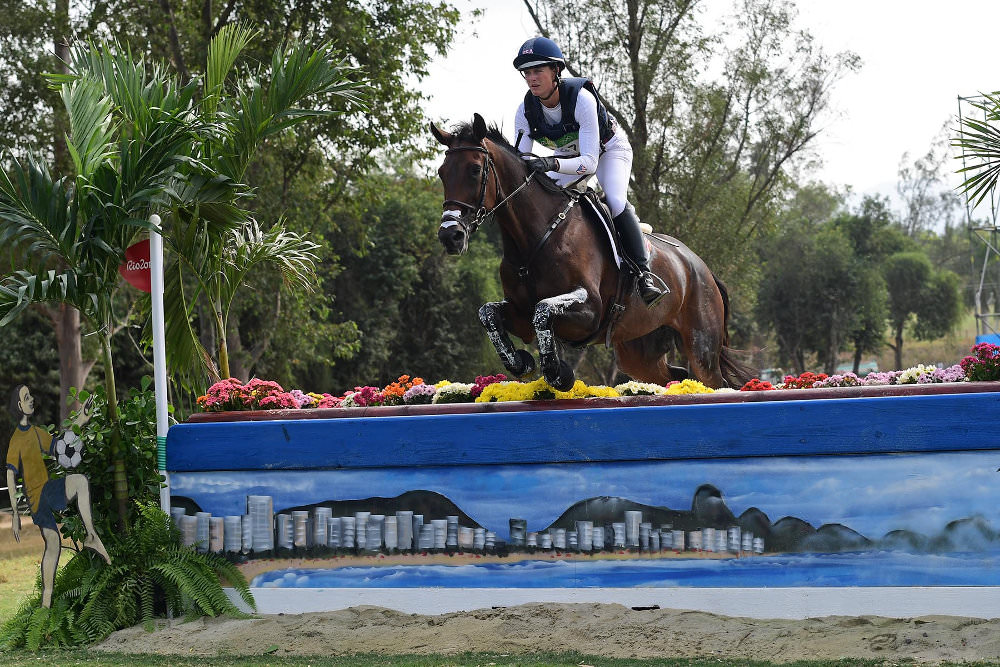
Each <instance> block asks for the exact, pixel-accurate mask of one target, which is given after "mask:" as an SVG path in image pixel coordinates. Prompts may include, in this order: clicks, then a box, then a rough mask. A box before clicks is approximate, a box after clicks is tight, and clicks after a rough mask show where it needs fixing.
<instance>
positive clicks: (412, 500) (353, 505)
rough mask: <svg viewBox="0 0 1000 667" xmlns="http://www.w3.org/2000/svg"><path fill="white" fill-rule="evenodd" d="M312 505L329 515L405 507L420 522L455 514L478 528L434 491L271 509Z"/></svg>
mask: <svg viewBox="0 0 1000 667" xmlns="http://www.w3.org/2000/svg"><path fill="white" fill-rule="evenodd" d="M314 507H329V508H330V509H331V510H332V512H333V516H353V515H354V513H355V512H371V513H372V514H395V513H396V512H399V511H400V510H409V511H412V512H413V513H414V514H422V515H423V516H424V521H425V522H427V521H430V520H431V519H443V518H445V517H446V516H457V517H458V523H459V525H462V526H467V527H469V528H482V526H480V525H479V523H477V522H476V521H475V520H473V519H472V518H471V517H470V516H469V515H468V514H466V513H465V512H463V511H462V510H461V509H459V507H458V505H456V504H455V503H453V502H452V501H451V500H449V499H448V498H447V497H445V496H443V495H441V494H440V493H437V492H435V491H423V490H416V491H407V492H406V493H402V494H400V495H398V496H396V497H395V498H383V497H381V496H372V497H370V498H362V499H359V500H325V501H323V502H321V503H313V504H311V505H298V506H296V507H286V508H284V509H281V510H277V509H276V510H275V513H278V512H281V513H284V514H287V513H289V512H293V511H295V510H311V509H313V508H314Z"/></svg>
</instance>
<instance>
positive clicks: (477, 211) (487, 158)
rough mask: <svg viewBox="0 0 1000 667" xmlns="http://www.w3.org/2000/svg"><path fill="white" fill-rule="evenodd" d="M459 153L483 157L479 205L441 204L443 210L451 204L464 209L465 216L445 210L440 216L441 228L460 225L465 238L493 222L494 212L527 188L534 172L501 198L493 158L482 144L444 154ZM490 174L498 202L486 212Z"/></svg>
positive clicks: (448, 201)
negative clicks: (472, 153)
mask: <svg viewBox="0 0 1000 667" xmlns="http://www.w3.org/2000/svg"><path fill="white" fill-rule="evenodd" d="M461 151H477V152H480V153H482V154H483V156H484V157H483V164H482V169H481V170H480V173H481V175H482V177H481V178H480V181H479V203H478V204H476V205H472V204H469V203H466V202H464V201H459V200H457V199H446V200H445V201H444V204H443V206H444V207H445V209H448V205H449V204H453V205H455V206H458V207H460V208H462V209H464V210H465V211H466V215H461V214H458V213H456V212H455V211H454V210H445V212H444V213H443V214H442V215H441V226H442V227H451V226H453V225H460V226H461V227H462V230H463V231H464V232H465V233H466V235H467V236H472V234H474V233H475V231H476V230H477V229H479V228H480V227H481V226H482V225H484V224H486V223H487V222H490V221H491V220H493V216H494V215H496V212H497V211H498V210H499V209H500V208H501V207H503V206H505V205H506V204H507V202H508V201H510V200H511V199H512V198H513V197H514V196H515V195H517V194H518V193H519V192H520V191H521V190H523V189H524V188H525V187H527V185H528V183H530V182H531V179H532V178H534V177H535V172H534V171H532V172H531V173H529V174H528V175H527V176H525V178H524V183H521V185H519V186H517V188H515V189H514V191H513V192H511V193H510V194H509V195H507V196H506V197H503V191H502V190H501V189H500V178H499V177H498V175H497V169H496V164H495V163H494V162H493V156H492V155H490V152H489V150H487V149H486V147H485V146H483V145H482V144H480V145H478V146H455V147H453V148H449V149H448V150H446V151H445V152H444V154H445V155H449V154H451V153H458V152H461ZM490 173H492V174H493V183H494V185H495V186H496V199H499V200H500V201H498V202H497V204H496V205H495V206H494V207H493V208H491V209H489V210H487V208H486V186H487V182H488V181H489V178H490ZM501 197H503V199H500V198H501ZM470 216H471V217H470Z"/></svg>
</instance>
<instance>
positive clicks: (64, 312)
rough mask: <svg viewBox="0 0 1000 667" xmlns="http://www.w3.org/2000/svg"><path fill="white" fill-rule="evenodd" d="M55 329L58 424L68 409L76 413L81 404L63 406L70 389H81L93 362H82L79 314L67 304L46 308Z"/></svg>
mask: <svg viewBox="0 0 1000 667" xmlns="http://www.w3.org/2000/svg"><path fill="white" fill-rule="evenodd" d="M46 310H47V312H48V314H49V318H50V319H51V320H52V326H53V327H54V328H55V330H56V345H57V346H58V348H59V399H60V400H59V421H62V420H63V419H66V417H68V416H69V413H70V411H71V410H79V409H80V402H79V401H74V402H73V403H72V404H67V403H66V397H67V396H69V390H70V387H76V388H77V389H82V388H83V385H84V383H85V382H86V381H87V375H88V374H89V373H90V369H91V367H93V365H94V362H93V361H89V362H84V360H83V346H82V344H81V342H80V311H78V310H77V309H76V308H74V307H73V306H70V305H69V304H65V303H60V304H59V305H58V306H57V307H54V308H48V309H46Z"/></svg>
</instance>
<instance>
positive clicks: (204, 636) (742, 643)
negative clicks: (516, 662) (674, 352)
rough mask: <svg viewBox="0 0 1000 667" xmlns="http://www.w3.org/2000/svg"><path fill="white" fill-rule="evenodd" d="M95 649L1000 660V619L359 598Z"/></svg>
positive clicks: (130, 632) (161, 629)
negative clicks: (409, 610) (440, 609)
mask: <svg viewBox="0 0 1000 667" xmlns="http://www.w3.org/2000/svg"><path fill="white" fill-rule="evenodd" d="M4 519H6V521H4ZM24 528H25V530H24V532H23V535H22V537H23V538H26V539H22V544H20V545H14V544H13V540H12V539H10V519H9V517H4V516H2V515H0V531H2V532H0V546H6V547H7V548H9V549H11V550H15V549H16V550H18V551H21V552H32V553H33V552H35V551H36V550H37V553H38V554H39V556H40V555H41V539H40V537H39V536H38V530H37V529H36V528H34V526H31V525H30V522H28V521H26V522H25V526H24ZM8 542H9V544H7V543H8ZM35 542H37V544H35ZM65 556H66V555H65V554H64V557H65ZM456 557H457V556H456ZM409 558H410V559H412V558H413V557H409ZM441 558H446V559H449V562H451V563H452V564H454V562H455V561H454V558H449V557H447V556H443V557H442V556H440V555H438V556H436V557H435V560H439V559H441ZM379 560H382V561H394V558H393V557H386V558H383V559H379V558H378V557H376V556H362V557H351V558H347V557H345V558H342V559H333V560H330V559H327V560H326V562H321V561H316V560H304V561H301V562H296V563H293V562H292V561H289V560H280V561H270V562H269V561H257V562H254V563H251V565H249V566H247V567H246V571H245V574H247V575H248V576H250V577H252V576H253V575H254V574H259V573H260V572H263V571H266V570H268V569H272V568H274V567H293V566H295V567H323V566H325V567H343V566H345V565H348V564H351V565H356V564H361V563H359V562H358V561H361V562H362V563H364V564H366V565H372V564H374V563H375V562H377V561H379ZM379 564H385V565H388V564H389V562H382V563H379ZM997 613H998V614H1000V610H998V612H997ZM275 646H276V647H277V649H276V650H272V649H273V647H275ZM94 650H97V651H109V652H124V653H154V654H161V655H203V656H215V655H230V656H234V655H261V654H264V653H265V652H268V651H270V653H271V654H272V655H277V656H281V655H350V654H353V653H377V654H383V655H394V654H403V653H416V654H427V653H441V654H458V653H464V652H466V651H477V652H487V653H499V654H508V655H517V654H520V653H531V652H539V651H572V652H577V653H581V654H584V655H594V656H604V657H616V658H652V657H692V658H693V657H702V658H712V657H729V658H738V659H739V658H742V659H747V660H771V661H774V662H793V661H795V660H809V659H837V658H867V659H881V660H887V661H893V660H903V659H910V660H913V661H915V662H917V663H922V664H935V663H938V662H941V661H952V662H961V661H1000V618H996V619H992V620H984V619H976V618H965V617H956V616H923V617H919V618H905V619H897V618H884V617H877V616H860V617H843V616H830V617H826V618H813V619H807V620H802V621H793V620H762V619H752V618H734V617H727V616H720V615H716V614H710V613H705V612H696V611H684V610H675V609H652V610H632V609H629V608H628V607H623V606H621V605H617V604H589V603H585V604H553V603H546V604H527V605H520V606H512V607H500V608H495V609H480V610H476V611H469V612H456V613H449V614H442V615H439V616H425V615H419V614H406V613H402V612H398V611H393V610H389V609H383V608H380V607H371V606H359V607H352V608H350V609H345V610H341V611H334V612H317V613H310V614H286V615H262V616H259V617H256V618H252V619H231V618H221V619H210V618H205V619H200V620H196V621H192V622H190V623H184V622H182V621H181V620H175V621H166V620H163V621H160V622H158V623H157V628H156V630H155V631H154V632H152V633H149V632H146V631H145V630H144V629H143V628H141V627H134V628H129V629H126V630H121V631H118V632H116V633H114V634H112V635H111V636H110V637H109V638H108V639H107V640H105V641H104V642H102V643H101V644H99V645H97V646H95V647H94Z"/></svg>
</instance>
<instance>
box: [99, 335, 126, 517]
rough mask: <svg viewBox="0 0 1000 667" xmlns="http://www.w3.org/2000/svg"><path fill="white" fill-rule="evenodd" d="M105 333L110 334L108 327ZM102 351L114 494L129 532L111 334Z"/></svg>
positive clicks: (102, 336)
mask: <svg viewBox="0 0 1000 667" xmlns="http://www.w3.org/2000/svg"><path fill="white" fill-rule="evenodd" d="M104 330H105V331H108V332H110V330H111V327H110V325H108V326H107V327H106V328H105V329H104ZM101 351H102V352H103V355H104V368H105V371H104V389H105V392H106V393H107V398H108V424H109V425H110V426H111V466H112V470H113V477H114V488H113V489H112V493H113V496H114V500H115V507H117V508H118V528H119V530H122V531H127V530H128V514H129V512H128V474H127V472H126V469H125V451H124V447H123V446H122V432H121V424H120V419H119V415H118V390H117V385H116V384H115V372H114V363H113V361H112V355H111V334H110V333H107V334H105V333H102V334H101Z"/></svg>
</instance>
